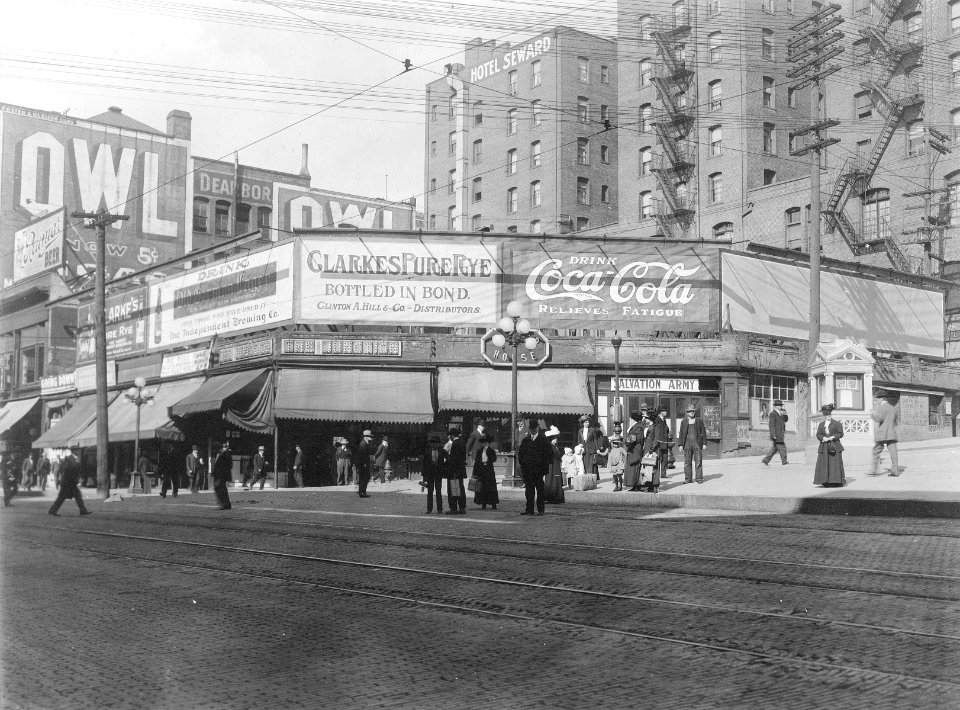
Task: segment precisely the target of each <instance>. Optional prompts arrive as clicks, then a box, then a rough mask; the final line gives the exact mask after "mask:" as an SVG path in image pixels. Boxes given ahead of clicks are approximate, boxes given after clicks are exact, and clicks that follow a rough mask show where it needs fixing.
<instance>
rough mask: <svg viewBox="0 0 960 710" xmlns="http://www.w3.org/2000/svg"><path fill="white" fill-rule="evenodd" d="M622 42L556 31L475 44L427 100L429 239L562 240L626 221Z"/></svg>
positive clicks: (428, 92) (432, 87)
mask: <svg viewBox="0 0 960 710" xmlns="http://www.w3.org/2000/svg"><path fill="white" fill-rule="evenodd" d="M616 60H617V57H616V42H614V41H611V40H607V39H603V38H600V37H596V36H593V35H590V34H586V33H584V32H579V31H577V30H573V29H570V28H566V27H557V28H555V29H553V30H551V31H549V32H545V33H543V34H541V35H538V36H536V37H534V38H531V39H530V40H528V41H526V42H521V43H519V44H516V45H509V44H503V43H500V44H498V43H496V42H493V41H489V42H484V41H483V40H480V39H477V40H474V41H472V42H469V43H467V45H466V46H465V49H464V59H463V63H462V64H460V63H457V64H451V65H448V74H447V76H446V77H444V78H442V79H439V80H437V81H434V82H432V83H430V84H429V85H428V86H427V90H426V103H425V111H426V130H425V140H424V148H425V160H424V163H425V168H424V194H425V198H424V205H425V208H424V216H425V220H426V222H427V228H428V229H431V230H454V231H461V232H464V231H479V230H481V229H486V230H489V231H496V232H516V233H544V234H565V233H570V232H573V231H578V230H582V229H587V228H590V227H597V226H602V225H605V224H613V223H615V222H616V221H617V212H618V194H617V193H618V189H617V152H618V150H617V132H616V131H615V130H612V127H613V126H615V125H616V122H617V112H618V109H617V61H616Z"/></svg>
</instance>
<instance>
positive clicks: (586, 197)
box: [577, 177, 590, 205]
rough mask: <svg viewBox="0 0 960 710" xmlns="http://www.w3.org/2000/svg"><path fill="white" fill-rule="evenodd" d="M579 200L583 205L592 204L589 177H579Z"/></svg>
mask: <svg viewBox="0 0 960 710" xmlns="http://www.w3.org/2000/svg"><path fill="white" fill-rule="evenodd" d="M577 202H579V203H580V204H581V205H589V204H590V181H589V180H588V179H587V178H582V177H581V178H577Z"/></svg>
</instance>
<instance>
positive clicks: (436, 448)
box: [420, 441, 447, 514]
mask: <svg viewBox="0 0 960 710" xmlns="http://www.w3.org/2000/svg"><path fill="white" fill-rule="evenodd" d="M446 463H447V452H446V450H445V449H444V448H443V447H442V446H440V443H439V442H437V441H431V442H430V443H429V445H428V446H427V450H426V451H425V452H424V454H423V481H421V482H420V485H421V486H423V487H424V488H426V489H427V514H430V513H432V512H433V499H434V497H436V499H437V513H442V512H443V490H442V487H443V477H444V475H445V473H444V471H445V469H446Z"/></svg>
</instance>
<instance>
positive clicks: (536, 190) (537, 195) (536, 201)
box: [530, 180, 543, 207]
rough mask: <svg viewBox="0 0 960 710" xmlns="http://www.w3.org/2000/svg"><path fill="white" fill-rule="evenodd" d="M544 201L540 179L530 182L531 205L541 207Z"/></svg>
mask: <svg viewBox="0 0 960 710" xmlns="http://www.w3.org/2000/svg"><path fill="white" fill-rule="evenodd" d="M542 201H543V195H542V192H541V190H540V181H539V180H534V181H533V182H531V183H530V206H531V207H539V206H540V204H541V203H542Z"/></svg>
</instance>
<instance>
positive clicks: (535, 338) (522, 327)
mask: <svg viewBox="0 0 960 710" xmlns="http://www.w3.org/2000/svg"><path fill="white" fill-rule="evenodd" d="M490 342H492V343H493V345H494V347H497V348H504V347H506V346H509V347H511V348H513V354H512V355H511V361H512V362H511V367H510V371H511V374H512V380H511V389H512V395H511V404H510V448H511V450H512V451H513V478H514V480H516V479H517V478H518V476H517V360H518V357H517V355H518V350H519V348H520V345H521V344H522V345H523V346H524V347H525V348H526V349H527V350H531V351H532V350H535V349H536V347H537V345H538V344H539V343H540V336H539V334H538V333H537V331H535V330H533V328H532V327H531V326H530V321H528V320H527V319H526V318H524V317H523V306H522V305H521V304H520V302H519V301H510V303H508V304H507V315H505V316H504V317H503V318H501V319H500V320H499V321H498V323H497V327H496V329H495V330H494V333H493V337H492V338H491V340H490Z"/></svg>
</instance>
